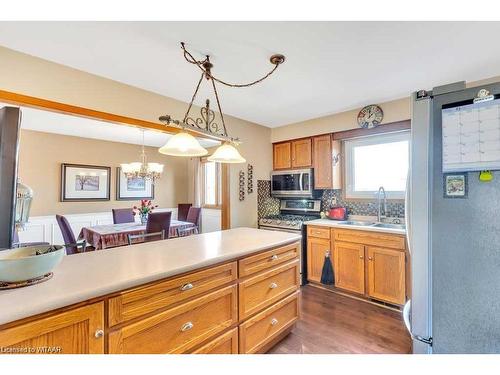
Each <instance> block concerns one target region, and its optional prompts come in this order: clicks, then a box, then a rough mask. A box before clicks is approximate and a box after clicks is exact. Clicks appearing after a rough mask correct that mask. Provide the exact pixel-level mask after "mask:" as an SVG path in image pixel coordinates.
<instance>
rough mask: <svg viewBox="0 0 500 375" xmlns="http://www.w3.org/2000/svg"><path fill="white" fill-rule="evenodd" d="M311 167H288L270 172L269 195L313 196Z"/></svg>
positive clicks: (288, 196)
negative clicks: (288, 168) (287, 168)
mask: <svg viewBox="0 0 500 375" xmlns="http://www.w3.org/2000/svg"><path fill="white" fill-rule="evenodd" d="M314 193H315V192H314V176H313V170H312V169H310V168H309V169H290V170H283V171H273V172H271V195H272V196H273V197H283V198H285V197H287V198H313V197H314Z"/></svg>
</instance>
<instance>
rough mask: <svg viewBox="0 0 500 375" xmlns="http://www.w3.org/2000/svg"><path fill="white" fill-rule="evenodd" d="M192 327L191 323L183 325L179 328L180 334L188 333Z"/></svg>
mask: <svg viewBox="0 0 500 375" xmlns="http://www.w3.org/2000/svg"><path fill="white" fill-rule="evenodd" d="M193 327H194V324H193V323H191V322H187V323H184V324H183V325H182V327H181V332H186V331H189V330H190V329H191V328H193Z"/></svg>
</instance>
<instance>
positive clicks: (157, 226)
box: [127, 211, 172, 245]
mask: <svg viewBox="0 0 500 375" xmlns="http://www.w3.org/2000/svg"><path fill="white" fill-rule="evenodd" d="M171 220H172V211H166V212H152V213H150V214H149V215H148V222H147V223H146V233H144V234H129V235H128V236H127V237H128V244H129V245H132V243H133V241H134V240H137V239H139V238H144V241H145V242H148V241H155V240H156V241H157V240H159V239H160V240H164V239H165V238H168V237H169V234H170V222H171Z"/></svg>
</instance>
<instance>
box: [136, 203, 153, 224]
mask: <svg viewBox="0 0 500 375" xmlns="http://www.w3.org/2000/svg"><path fill="white" fill-rule="evenodd" d="M157 207H158V205H154V204H153V201H151V200H149V199H141V204H140V205H139V206H134V207H133V210H134V215H137V214H139V216H140V218H141V224H146V223H147V222H148V215H149V214H150V213H151V212H153V210H154V209H155V208H157Z"/></svg>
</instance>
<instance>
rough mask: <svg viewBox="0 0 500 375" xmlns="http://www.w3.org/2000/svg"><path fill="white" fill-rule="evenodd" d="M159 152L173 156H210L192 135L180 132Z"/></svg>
mask: <svg viewBox="0 0 500 375" xmlns="http://www.w3.org/2000/svg"><path fill="white" fill-rule="evenodd" d="M158 152H159V153H160V154H164V155H171V156H191V157H193V156H203V155H206V154H208V151H207V150H205V149H204V148H203V147H202V146H201V145H200V142H198V140H197V139H196V138H195V137H193V136H192V135H191V134H189V133H186V132H180V133H177V134H176V135H174V136H173V137H172V138H170V139H169V140H168V141H167V143H165V145H164V146H162V147H160V148H159V150H158Z"/></svg>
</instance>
